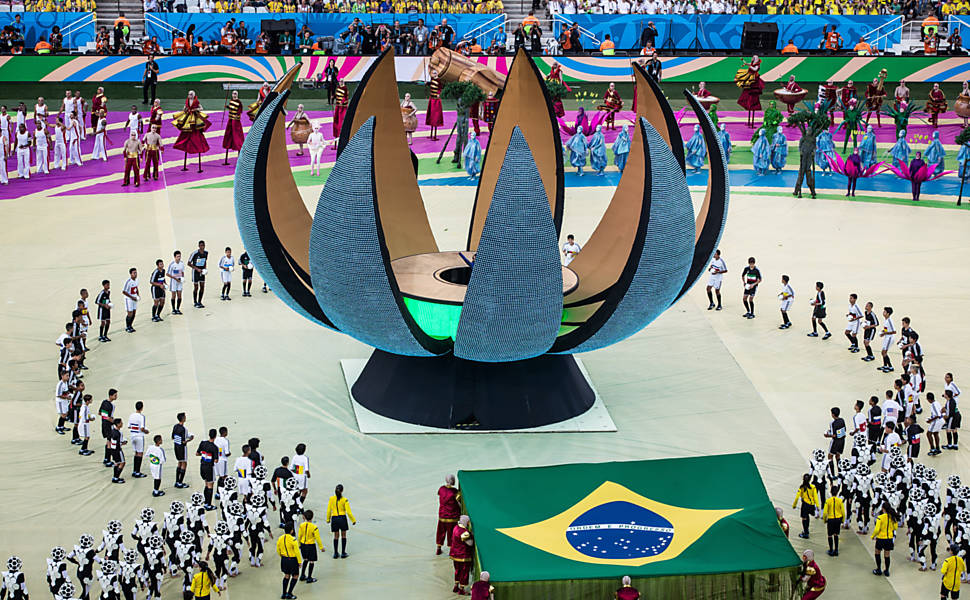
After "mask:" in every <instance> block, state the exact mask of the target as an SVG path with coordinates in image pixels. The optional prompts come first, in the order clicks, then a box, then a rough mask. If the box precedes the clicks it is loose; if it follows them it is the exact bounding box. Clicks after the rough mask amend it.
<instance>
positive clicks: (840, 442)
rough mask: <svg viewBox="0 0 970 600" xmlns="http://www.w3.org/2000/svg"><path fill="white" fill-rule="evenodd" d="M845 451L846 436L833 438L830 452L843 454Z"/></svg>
mask: <svg viewBox="0 0 970 600" xmlns="http://www.w3.org/2000/svg"><path fill="white" fill-rule="evenodd" d="M843 452H845V438H832V443H831V444H829V454H842V453H843Z"/></svg>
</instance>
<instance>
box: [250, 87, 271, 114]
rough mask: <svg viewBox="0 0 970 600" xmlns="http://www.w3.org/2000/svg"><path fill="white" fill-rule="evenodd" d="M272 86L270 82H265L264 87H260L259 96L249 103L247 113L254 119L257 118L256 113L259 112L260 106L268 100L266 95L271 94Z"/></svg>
mask: <svg viewBox="0 0 970 600" xmlns="http://www.w3.org/2000/svg"><path fill="white" fill-rule="evenodd" d="M269 92H270V87H269V84H268V83H264V84H263V87H261V88H259V97H258V98H256V101H255V102H253V103H252V104H250V105H249V107H248V108H247V109H246V114H247V115H249V118H250V119H251V120H253V121H255V120H256V115H257V114H259V107H260V106H262V105H263V101H264V100H266V96H268V95H269Z"/></svg>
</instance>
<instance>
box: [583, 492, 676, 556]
mask: <svg viewBox="0 0 970 600" xmlns="http://www.w3.org/2000/svg"><path fill="white" fill-rule="evenodd" d="M673 537H674V526H673V524H672V523H671V522H670V521H668V520H667V519H665V518H664V517H662V516H660V515H659V514H657V513H655V512H654V511H652V510H648V509H646V508H644V507H642V506H637V505H636V504H633V503H631V502H624V501H616V502H607V503H605V504H601V505H599V506H596V507H594V508H591V509H589V510H588V511H586V512H584V513H583V514H581V515H580V516H578V517H577V518H576V519H575V520H574V521H573V522H572V523H570V524H569V527H567V528H566V539H567V541H568V542H569V544H570V545H571V546H572V547H573V548H575V549H576V551H577V552H580V553H582V554H585V555H586V556H589V557H592V558H605V559H626V558H644V557H648V556H656V555H658V554H660V553H661V552H663V551H664V550H666V549H667V547H668V546H669V545H670V542H671V540H672V539H673Z"/></svg>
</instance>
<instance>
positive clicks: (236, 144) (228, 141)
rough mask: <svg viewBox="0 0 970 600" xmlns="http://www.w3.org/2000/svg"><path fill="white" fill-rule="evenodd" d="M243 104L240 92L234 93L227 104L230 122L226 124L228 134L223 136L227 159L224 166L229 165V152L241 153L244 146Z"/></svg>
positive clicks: (234, 91)
mask: <svg viewBox="0 0 970 600" xmlns="http://www.w3.org/2000/svg"><path fill="white" fill-rule="evenodd" d="M242 109H243V105H242V102H240V101H239V92H237V91H236V90H233V91H232V99H231V100H229V102H227V103H226V111H228V113H229V122H228V123H226V132H225V133H224V134H222V147H223V148H225V149H226V159H225V160H224V161H223V163H222V164H224V165H228V164H229V151H230V150H232V151H235V152H239V150H241V149H242V145H243V128H242V120H241V118H242Z"/></svg>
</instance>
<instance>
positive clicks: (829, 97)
mask: <svg viewBox="0 0 970 600" xmlns="http://www.w3.org/2000/svg"><path fill="white" fill-rule="evenodd" d="M822 89H823V94H824V96H823V97H824V99H825V101H826V102H827V103H828V105H829V110H828V113H829V121H831V122H832V125H835V105H836V104H838V99H839V88H837V87H835V84H834V83H833V82H831V81H827V82H825V85H824V86H822Z"/></svg>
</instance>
